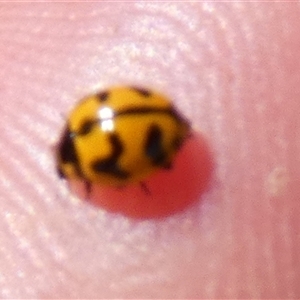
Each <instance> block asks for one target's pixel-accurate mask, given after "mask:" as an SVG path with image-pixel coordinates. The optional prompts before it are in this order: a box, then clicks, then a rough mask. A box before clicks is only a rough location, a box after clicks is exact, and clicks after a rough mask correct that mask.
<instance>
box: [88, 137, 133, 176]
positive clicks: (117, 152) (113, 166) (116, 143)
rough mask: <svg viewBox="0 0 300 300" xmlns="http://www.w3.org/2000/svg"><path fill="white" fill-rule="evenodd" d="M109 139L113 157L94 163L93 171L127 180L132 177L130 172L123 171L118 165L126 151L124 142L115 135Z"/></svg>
mask: <svg viewBox="0 0 300 300" xmlns="http://www.w3.org/2000/svg"><path fill="white" fill-rule="evenodd" d="M108 137H109V142H110V144H111V146H112V152H111V155H110V156H109V157H107V158H104V159H98V160H96V161H94V162H93V163H92V169H93V170H94V171H95V172H97V173H107V174H110V175H112V176H114V177H117V178H120V179H126V178H128V177H129V176H130V174H129V172H127V171H125V170H122V169H121V168H120V166H119V165H118V160H119V157H120V156H121V155H122V152H123V150H124V149H123V145H122V142H121V140H120V138H119V137H118V135H117V134H115V133H112V134H110V135H109V136H108Z"/></svg>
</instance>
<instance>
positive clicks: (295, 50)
mask: <svg viewBox="0 0 300 300" xmlns="http://www.w3.org/2000/svg"><path fill="white" fill-rule="evenodd" d="M0 13H1V19H0V65H1V68H0V78H1V81H0V95H1V107H0V109H1V118H0V126H1V135H2V136H1V140H0V148H1V170H0V172H1V181H0V188H1V193H0V195H1V218H0V220H1V221H0V227H1V235H0V245H1V248H0V249H1V250H0V251H1V254H0V270H1V271H0V298H5V297H9V298H29V297H30V298H57V297H65V298H104V297H106V298H117V297H118V298H275V297H276V298H299V297H300V285H299V282H300V275H299V274H300V270H299V269H300V266H299V263H300V262H299V253H300V237H299V236H300V235H299V215H300V201H299V195H300V184H299V183H300V182H299V178H300V159H299V154H300V134H299V129H300V121H299V115H300V72H299V67H300V66H299V64H300V63H299V61H300V60H299V49H300V35H299V28H300V18H299V15H300V6H299V5H298V4H296V3H240V2H237V3H189V4H184V3H174V4H170V3H163V4H159V3H150V2H149V3H147V2H145V3H144V4H132V3H115V4H113V3H95V2H94V3H73V4H70V3H69V4H68V3H40V4H32V3H26V4H22V3H1V5H0ZM116 83H140V84H142V85H146V86H154V87H156V88H157V89H159V90H161V91H163V92H164V93H167V94H168V95H170V96H171V97H172V98H173V99H174V102H175V103H176V104H177V105H178V106H179V107H180V109H181V110H182V111H183V112H184V113H185V114H186V115H187V116H188V117H189V118H190V119H191V120H192V121H193V123H194V125H195V126H196V127H199V128H202V131H203V132H204V134H206V136H207V137H208V142H209V144H210V146H211V148H212V150H213V155H214V159H215V162H216V169H215V174H214V178H213V180H212V183H211V186H210V188H209V190H208V192H207V193H206V194H205V195H204V196H203V197H202V201H201V202H199V203H197V204H196V205H195V206H194V207H193V208H190V209H188V210H187V211H186V212H184V213H182V214H179V215H176V216H173V217H170V218H167V219H165V220H161V221H144V222H137V221H132V220H129V219H127V218H126V217H120V216H115V215H110V214H106V213H105V212H103V211H100V212H99V211H98V210H97V209H95V208H94V207H92V206H89V205H88V204H85V203H82V202H80V201H77V200H76V198H72V197H71V196H70V194H69V192H68V189H67V187H66V185H65V184H64V183H63V182H60V181H59V179H58V178H57V176H56V174H55V169H54V161H53V153H52V147H53V145H54V144H55V141H56V140H57V138H58V136H59V132H60V130H61V128H62V126H63V123H64V116H65V115H66V114H67V112H68V110H69V109H70V107H71V106H72V105H73V104H74V103H75V102H76V100H77V99H78V98H80V97H82V96H83V95H85V94H87V93H90V92H91V91H93V90H96V89H97V88H98V87H105V86H107V85H111V84H116ZM70 199H71V200H70Z"/></svg>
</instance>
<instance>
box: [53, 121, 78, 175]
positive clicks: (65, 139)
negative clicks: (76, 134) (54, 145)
mask: <svg viewBox="0 0 300 300" xmlns="http://www.w3.org/2000/svg"><path fill="white" fill-rule="evenodd" d="M57 151H58V156H59V158H58V161H59V162H61V163H63V164H72V165H73V166H74V168H75V170H76V171H77V174H78V175H81V173H82V172H81V170H80V166H79V161H78V157H77V153H76V149H75V145H74V141H73V134H72V133H71V131H70V129H69V127H67V128H66V129H65V131H64V133H63V136H62V138H61V141H60V143H59V145H58V149H57ZM57 172H58V175H59V176H60V177H62V178H64V177H65V174H64V173H63V171H62V169H61V168H59V167H58V168H57Z"/></svg>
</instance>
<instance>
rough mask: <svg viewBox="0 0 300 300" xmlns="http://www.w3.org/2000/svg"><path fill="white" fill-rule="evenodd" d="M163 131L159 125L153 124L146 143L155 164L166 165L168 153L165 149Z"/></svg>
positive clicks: (146, 149)
mask: <svg viewBox="0 0 300 300" xmlns="http://www.w3.org/2000/svg"><path fill="white" fill-rule="evenodd" d="M162 141H163V136H162V131H161V129H160V128H159V126H157V125H152V126H151V127H150V129H149V132H148V136H147V141H146V145H145V152H146V155H147V156H148V157H150V159H151V160H152V162H153V164H154V165H161V166H162V165H164V163H165V160H166V154H165V151H164V149H163V144H162Z"/></svg>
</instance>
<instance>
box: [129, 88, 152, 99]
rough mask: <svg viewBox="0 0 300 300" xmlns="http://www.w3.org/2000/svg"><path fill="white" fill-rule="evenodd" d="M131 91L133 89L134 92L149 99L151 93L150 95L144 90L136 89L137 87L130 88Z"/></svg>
mask: <svg viewBox="0 0 300 300" xmlns="http://www.w3.org/2000/svg"><path fill="white" fill-rule="evenodd" d="M132 89H133V90H134V91H135V92H137V93H139V94H141V95H142V96H143V97H150V96H151V93H150V92H149V91H148V90H146V89H143V88H138V87H135V86H134V87H132Z"/></svg>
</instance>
